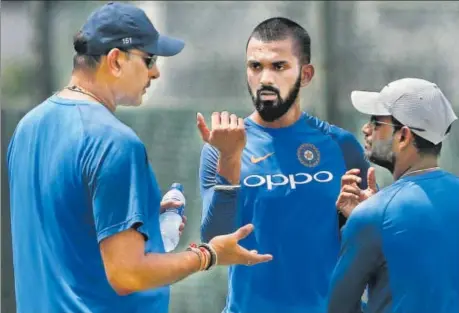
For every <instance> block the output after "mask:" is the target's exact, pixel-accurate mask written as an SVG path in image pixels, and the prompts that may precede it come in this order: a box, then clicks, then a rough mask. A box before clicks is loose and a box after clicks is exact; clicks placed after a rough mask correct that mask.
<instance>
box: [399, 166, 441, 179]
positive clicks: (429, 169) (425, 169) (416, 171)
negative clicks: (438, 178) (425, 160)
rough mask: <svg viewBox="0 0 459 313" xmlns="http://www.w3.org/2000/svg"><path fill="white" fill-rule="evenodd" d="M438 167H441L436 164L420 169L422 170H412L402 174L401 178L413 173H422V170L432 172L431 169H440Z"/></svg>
mask: <svg viewBox="0 0 459 313" xmlns="http://www.w3.org/2000/svg"><path fill="white" fill-rule="evenodd" d="M438 169H440V167H439V166H435V167H429V168H423V169H420V170H415V171H411V172H408V173H405V174H403V175H402V176H400V178H399V179H402V178H403V177H405V176H408V175H412V174H415V173H422V172H427V171H429V172H430V171H435V170H438Z"/></svg>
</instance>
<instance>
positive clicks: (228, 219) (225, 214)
mask: <svg viewBox="0 0 459 313" xmlns="http://www.w3.org/2000/svg"><path fill="white" fill-rule="evenodd" d="M219 182H220V183H224V182H223V181H222V180H221V177H220V178H217V183H219ZM237 197H238V190H214V189H210V190H208V191H207V193H206V199H205V200H204V205H205V206H206V208H205V209H204V214H203V218H202V224H201V240H202V241H204V242H208V241H210V240H211V239H212V238H214V237H215V236H219V235H225V234H229V233H230V232H232V231H233V230H234V227H235V224H236V212H237Z"/></svg>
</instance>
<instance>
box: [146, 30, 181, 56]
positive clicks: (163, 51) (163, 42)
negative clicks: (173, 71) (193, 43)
mask: <svg viewBox="0 0 459 313" xmlns="http://www.w3.org/2000/svg"><path fill="white" fill-rule="evenodd" d="M184 47H185V42H184V41H183V40H181V39H176V38H172V37H168V36H164V35H159V38H158V40H157V41H156V42H155V43H153V44H151V45H147V46H145V47H144V48H143V50H144V51H145V52H147V53H150V54H154V55H158V56H163V57H170V56H174V55H176V54H178V53H179V52H180V51H182V50H183V48H184Z"/></svg>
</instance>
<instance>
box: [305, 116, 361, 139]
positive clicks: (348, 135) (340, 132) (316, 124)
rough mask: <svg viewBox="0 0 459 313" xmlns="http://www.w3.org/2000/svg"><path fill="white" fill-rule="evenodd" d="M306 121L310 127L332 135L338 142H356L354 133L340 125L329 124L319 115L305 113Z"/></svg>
mask: <svg viewBox="0 0 459 313" xmlns="http://www.w3.org/2000/svg"><path fill="white" fill-rule="evenodd" d="M306 122H307V124H308V125H309V126H310V127H312V128H315V129H317V130H319V131H320V132H322V133H323V134H324V135H328V136H330V137H332V138H333V139H334V140H336V141H337V142H338V143H350V142H351V143H355V142H358V141H357V138H356V137H355V135H354V134H353V133H352V132H350V131H349V130H346V129H344V128H342V127H340V126H337V125H334V124H331V123H330V122H327V121H325V120H322V119H320V118H319V117H316V116H312V115H307V114H306Z"/></svg>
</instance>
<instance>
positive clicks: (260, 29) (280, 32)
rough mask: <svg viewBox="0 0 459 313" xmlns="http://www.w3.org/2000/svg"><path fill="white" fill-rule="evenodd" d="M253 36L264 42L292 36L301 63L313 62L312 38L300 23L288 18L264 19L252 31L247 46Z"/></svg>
mask: <svg viewBox="0 0 459 313" xmlns="http://www.w3.org/2000/svg"><path fill="white" fill-rule="evenodd" d="M252 38H255V39H258V40H261V41H264V42H271V41H281V40H285V39H288V38H292V39H293V40H294V47H295V51H294V53H295V54H296V55H297V57H298V59H299V60H300V62H301V64H308V63H309V62H311V38H310V37H309V34H308V32H307V31H306V30H305V29H304V28H303V27H302V26H300V25H299V24H298V23H296V22H294V21H292V20H290V19H288V18H285V17H272V18H269V19H267V20H264V21H263V22H261V23H260V24H258V25H257V26H256V27H255V28H254V30H253V31H252V34H251V35H250V37H249V39H248V41H247V46H248V44H249V41H250V40H251V39H252ZM247 46H246V48H247Z"/></svg>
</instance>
